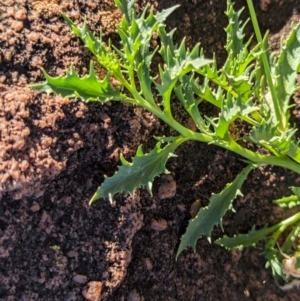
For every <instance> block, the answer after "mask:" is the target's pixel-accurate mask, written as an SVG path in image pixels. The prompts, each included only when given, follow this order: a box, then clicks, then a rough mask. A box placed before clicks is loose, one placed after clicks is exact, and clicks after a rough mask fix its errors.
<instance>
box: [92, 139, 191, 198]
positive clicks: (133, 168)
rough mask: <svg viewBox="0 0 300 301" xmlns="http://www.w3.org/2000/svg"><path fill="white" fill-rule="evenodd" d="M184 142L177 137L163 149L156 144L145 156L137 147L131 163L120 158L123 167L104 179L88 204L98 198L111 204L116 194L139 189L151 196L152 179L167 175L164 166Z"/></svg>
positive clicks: (159, 143) (159, 144) (131, 192)
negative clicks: (163, 174) (144, 189)
mask: <svg viewBox="0 0 300 301" xmlns="http://www.w3.org/2000/svg"><path fill="white" fill-rule="evenodd" d="M184 141H185V139H183V138H180V137H179V138H177V139H176V140H175V141H173V142H171V143H168V144H167V145H166V146H165V147H164V148H161V142H158V143H157V144H156V146H155V148H154V149H153V150H152V151H151V152H150V153H147V154H144V153H143V151H142V148H141V147H139V148H138V150H137V153H136V156H135V157H133V158H132V163H129V162H127V161H126V160H125V159H124V158H122V163H123V165H122V166H120V167H119V171H118V172H116V173H115V174H114V175H113V176H112V177H109V178H105V180H104V182H103V183H102V185H101V186H100V187H99V188H98V189H97V191H96V193H95V194H94V196H93V197H92V199H91V201H90V203H93V202H94V201H96V200H97V199H99V198H108V199H109V200H110V202H112V199H113V196H114V195H115V194H116V193H118V192H126V193H130V194H131V195H132V194H133V191H134V189H136V188H141V187H146V189H147V190H148V192H149V193H150V194H152V192H151V189H152V182H153V180H154V178H155V177H156V176H158V175H159V174H161V173H168V170H167V169H166V167H165V165H166V163H167V161H168V159H169V158H170V157H174V156H175V155H174V151H175V149H176V148H177V147H178V146H179V145H180V144H181V143H183V142H184ZM124 160H125V161H124Z"/></svg>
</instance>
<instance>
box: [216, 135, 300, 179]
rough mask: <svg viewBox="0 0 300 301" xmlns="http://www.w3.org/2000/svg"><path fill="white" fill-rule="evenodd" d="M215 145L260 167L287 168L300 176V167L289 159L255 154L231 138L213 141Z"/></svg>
mask: <svg viewBox="0 0 300 301" xmlns="http://www.w3.org/2000/svg"><path fill="white" fill-rule="evenodd" d="M213 144H215V145H218V146H221V147H223V148H225V149H228V150H230V151H232V152H235V153H236V154H239V155H241V156H242V157H244V158H246V159H248V160H249V161H251V162H253V163H257V164H260V165H266V164H268V165H275V166H280V167H284V168H287V169H289V170H292V171H294V172H296V173H298V174H300V165H299V164H297V163H296V162H294V161H293V160H291V159H289V158H288V157H286V156H281V157H275V156H265V155H260V154H258V153H255V152H253V151H251V150H249V149H246V148H244V147H242V146H241V145H239V144H238V143H236V141H234V140H233V139H232V138H231V137H230V136H229V140H228V141H213Z"/></svg>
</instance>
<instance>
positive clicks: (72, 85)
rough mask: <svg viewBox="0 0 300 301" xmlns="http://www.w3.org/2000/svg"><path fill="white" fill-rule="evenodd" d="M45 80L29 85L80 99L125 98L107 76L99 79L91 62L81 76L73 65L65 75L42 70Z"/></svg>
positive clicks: (106, 99)
mask: <svg viewBox="0 0 300 301" xmlns="http://www.w3.org/2000/svg"><path fill="white" fill-rule="evenodd" d="M43 73H44V76H45V78H46V82H45V83H42V84H33V85H31V86H30V87H31V88H33V89H36V90H40V91H43V92H46V93H47V94H50V93H57V94H60V95H61V96H63V97H69V98H70V97H78V98H80V99H81V100H82V101H86V102H88V101H91V100H95V101H100V102H107V101H110V100H125V97H124V96H123V95H122V94H121V93H120V92H119V91H118V90H117V89H114V88H113V87H112V86H111V84H110V81H109V78H108V77H105V78H104V79H103V80H99V79H98V78H97V77H96V75H95V72H94V67H93V63H92V62H91V64H90V73H89V74H88V75H86V76H84V77H82V78H80V77H79V75H78V73H77V72H76V71H75V69H74V67H73V66H71V69H70V71H67V72H66V75H65V76H59V77H51V76H50V75H48V74H47V73H46V72H45V71H44V70H43Z"/></svg>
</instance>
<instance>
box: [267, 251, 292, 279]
mask: <svg viewBox="0 0 300 301" xmlns="http://www.w3.org/2000/svg"><path fill="white" fill-rule="evenodd" d="M264 255H265V256H266V258H267V263H266V268H268V267H271V269H272V274H273V276H276V275H278V276H280V277H281V278H282V279H283V280H284V281H287V278H286V275H285V274H284V273H283V271H282V264H281V262H280V261H279V259H278V251H277V250H276V249H274V248H268V249H267V250H265V252H264Z"/></svg>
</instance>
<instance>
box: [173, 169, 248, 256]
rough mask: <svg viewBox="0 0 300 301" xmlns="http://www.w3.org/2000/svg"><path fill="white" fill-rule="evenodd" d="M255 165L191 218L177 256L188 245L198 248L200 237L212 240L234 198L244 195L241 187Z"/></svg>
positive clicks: (214, 195)
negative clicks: (215, 229)
mask: <svg viewBox="0 0 300 301" xmlns="http://www.w3.org/2000/svg"><path fill="white" fill-rule="evenodd" d="M252 168H253V166H252V165H248V166H247V167H246V168H244V169H243V170H242V172H241V173H240V174H238V175H237V177H236V178H235V179H234V181H233V182H232V183H230V184H227V185H226V187H225V188H224V189H223V190H222V191H221V192H220V193H218V194H213V195H212V197H211V198H210V202H209V205H208V206H207V207H204V208H201V209H200V210H199V212H198V214H197V216H196V217H195V218H194V219H192V220H190V222H189V225H188V227H187V230H186V233H185V234H184V235H183V236H182V237H181V242H180V245H179V248H178V251H177V254H176V258H177V257H178V256H179V254H180V253H181V252H182V251H183V250H184V249H186V248H187V247H189V246H190V247H192V248H193V250H194V251H195V250H196V243H197V240H198V239H199V238H201V237H202V236H206V237H207V238H208V240H210V234H211V232H212V230H213V228H214V226H218V225H220V226H222V217H223V216H224V214H225V213H226V211H227V210H230V209H231V208H232V202H233V200H234V199H235V198H236V197H237V196H238V195H242V193H241V191H240V188H241V186H242V184H243V183H244V181H245V179H246V178H247V176H248V174H249V172H250V171H251V170H252Z"/></svg>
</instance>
